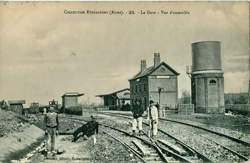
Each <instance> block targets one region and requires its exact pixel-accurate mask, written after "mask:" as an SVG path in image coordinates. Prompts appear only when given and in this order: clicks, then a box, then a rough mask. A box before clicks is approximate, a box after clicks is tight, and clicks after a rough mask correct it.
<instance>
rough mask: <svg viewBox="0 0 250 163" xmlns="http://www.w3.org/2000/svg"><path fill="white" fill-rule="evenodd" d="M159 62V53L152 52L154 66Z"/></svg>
mask: <svg viewBox="0 0 250 163" xmlns="http://www.w3.org/2000/svg"><path fill="white" fill-rule="evenodd" d="M160 63H161V58H160V53H154V67H157V66H158V65H159V64H160Z"/></svg>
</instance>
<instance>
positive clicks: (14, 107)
mask: <svg viewBox="0 0 250 163" xmlns="http://www.w3.org/2000/svg"><path fill="white" fill-rule="evenodd" d="M8 103H9V105H10V110H11V111H13V112H15V113H18V114H24V107H23V104H25V100H9V101H8Z"/></svg>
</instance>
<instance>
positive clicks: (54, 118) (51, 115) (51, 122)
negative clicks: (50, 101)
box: [44, 106, 59, 153]
mask: <svg viewBox="0 0 250 163" xmlns="http://www.w3.org/2000/svg"><path fill="white" fill-rule="evenodd" d="M44 122H45V126H46V130H45V134H46V136H47V142H46V148H47V150H48V144H49V143H48V141H49V137H50V147H51V148H50V152H52V153H54V152H55V139H56V135H58V128H59V121H58V114H57V113H56V112H55V109H54V107H53V106H51V107H50V108H49V112H48V113H46V114H45V118H44Z"/></svg>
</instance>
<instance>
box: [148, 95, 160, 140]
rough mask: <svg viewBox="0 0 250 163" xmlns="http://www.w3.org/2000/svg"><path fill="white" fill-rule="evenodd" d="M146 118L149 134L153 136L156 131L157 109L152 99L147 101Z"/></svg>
mask: <svg viewBox="0 0 250 163" xmlns="http://www.w3.org/2000/svg"><path fill="white" fill-rule="evenodd" d="M148 120H149V126H150V131H149V133H148V134H149V136H150V137H151V136H152V137H155V136H156V135H157V131H158V127H157V126H158V109H157V108H156V106H155V104H154V101H153V100H150V101H149V107H148Z"/></svg>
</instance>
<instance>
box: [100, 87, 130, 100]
mask: <svg viewBox="0 0 250 163" xmlns="http://www.w3.org/2000/svg"><path fill="white" fill-rule="evenodd" d="M129 90H130V89H129V88H124V89H121V90H118V91H115V92H112V93H107V94H101V95H96V97H104V96H111V95H117V96H118V98H119V99H130V93H128V92H125V93H124V94H119V93H121V92H124V91H129Z"/></svg>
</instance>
